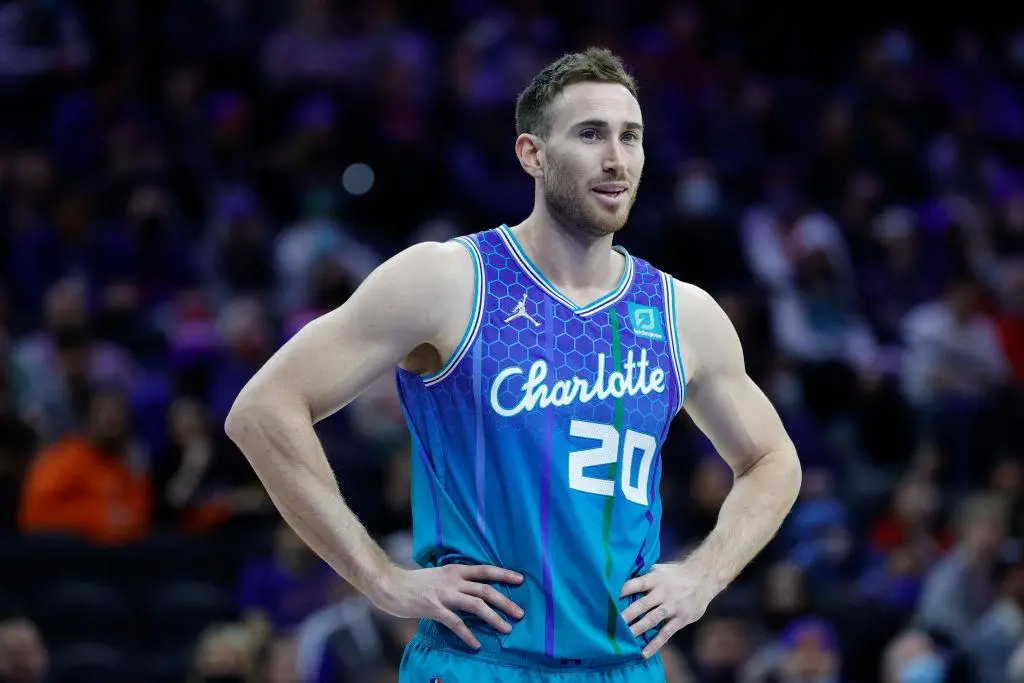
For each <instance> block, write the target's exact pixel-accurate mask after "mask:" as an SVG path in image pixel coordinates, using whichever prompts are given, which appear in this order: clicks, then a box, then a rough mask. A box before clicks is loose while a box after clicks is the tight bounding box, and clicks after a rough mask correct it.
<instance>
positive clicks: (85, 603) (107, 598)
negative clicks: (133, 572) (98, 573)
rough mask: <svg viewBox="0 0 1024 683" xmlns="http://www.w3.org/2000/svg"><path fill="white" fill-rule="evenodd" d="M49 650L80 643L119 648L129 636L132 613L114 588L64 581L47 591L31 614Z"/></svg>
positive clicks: (84, 582) (126, 602) (125, 642)
mask: <svg viewBox="0 0 1024 683" xmlns="http://www.w3.org/2000/svg"><path fill="white" fill-rule="evenodd" d="M34 612H35V616H36V622H37V623H38V625H39V628H40V630H41V631H42V634H43V637H44V639H45V640H46V642H47V643H48V644H49V645H50V647H59V646H61V645H64V644H67V643H72V642H78V641H82V640H83V639H88V640H89V641H90V642H96V643H105V644H108V645H111V646H115V647H120V646H124V645H127V644H128V641H129V639H130V637H131V633H132V618H131V610H130V608H129V604H128V601H127V599H126V598H125V596H124V595H123V594H122V593H121V592H120V591H119V590H118V589H117V588H115V587H113V586H110V585H104V584H99V583H92V582H88V581H74V580H71V581H65V582H63V583H59V584H56V585H55V586H53V587H52V588H50V589H48V590H47V591H46V593H45V595H43V596H42V597H41V598H40V599H39V600H38V602H37V603H36V609H35V610H34Z"/></svg>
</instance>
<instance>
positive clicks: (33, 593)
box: [0, 534, 112, 603]
mask: <svg viewBox="0 0 1024 683" xmlns="http://www.w3.org/2000/svg"><path fill="white" fill-rule="evenodd" d="M111 552H112V551H111V550H108V549H106V548H98V547H95V546H92V545H90V544H88V543H86V542H85V541H83V540H81V539H79V538H75V537H73V536H69V535H64V534H38V535H31V536H24V537H20V538H15V539H10V540H5V541H4V542H2V543H0V585H2V586H3V587H4V589H5V590H8V591H10V592H11V593H12V594H14V595H15V597H17V598H19V599H20V600H22V601H24V602H25V603H31V602H33V600H34V598H35V597H37V596H39V595H42V594H44V593H45V592H46V591H47V590H48V588H49V587H50V586H52V585H54V584H56V583H60V582H63V581H66V580H99V579H101V578H102V577H103V576H104V575H105V574H106V573H107V572H109V571H110V562H111Z"/></svg>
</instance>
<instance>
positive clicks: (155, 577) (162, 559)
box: [118, 532, 217, 594]
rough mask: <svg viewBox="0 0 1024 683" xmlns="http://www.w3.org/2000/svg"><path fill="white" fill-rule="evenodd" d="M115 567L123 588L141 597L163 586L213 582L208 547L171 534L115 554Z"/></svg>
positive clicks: (190, 539) (122, 549)
mask: <svg viewBox="0 0 1024 683" xmlns="http://www.w3.org/2000/svg"><path fill="white" fill-rule="evenodd" d="M118 554H119V558H118V563H119V564H120V571H121V572H123V575H124V582H125V585H126V586H128V587H129V588H130V589H131V590H132V592H133V593H136V594H143V593H145V592H147V591H149V590H150V589H151V587H152V586H154V585H157V584H165V583H179V582H183V581H185V582H191V581H199V582H203V583H207V582H211V581H213V580H214V579H215V578H216V574H217V571H216V567H215V565H216V557H215V556H214V555H213V553H212V552H211V549H210V547H209V545H208V544H206V543H205V542H203V541H202V540H200V539H193V538H189V537H187V536H183V535H180V534H175V533H169V532H167V533H159V534H154V535H153V536H150V537H148V538H146V539H144V540H142V541H140V542H139V543H135V544H133V545H131V546H126V547H124V548H121V549H120V550H119V553H118Z"/></svg>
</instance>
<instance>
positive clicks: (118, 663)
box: [47, 642, 135, 683]
mask: <svg viewBox="0 0 1024 683" xmlns="http://www.w3.org/2000/svg"><path fill="white" fill-rule="evenodd" d="M132 673H133V672H132V662H131V659H130V658H129V657H128V656H126V654H125V653H124V652H122V651H120V650H118V649H117V648H113V647H111V646H109V645H104V644H102V643H93V642H83V643H75V644H73V645H68V646H66V647H63V648H60V649H59V650H57V651H55V652H54V654H53V659H52V663H51V666H50V676H49V677H48V678H47V682H48V683H134V680H135V678H134V676H133V675H132Z"/></svg>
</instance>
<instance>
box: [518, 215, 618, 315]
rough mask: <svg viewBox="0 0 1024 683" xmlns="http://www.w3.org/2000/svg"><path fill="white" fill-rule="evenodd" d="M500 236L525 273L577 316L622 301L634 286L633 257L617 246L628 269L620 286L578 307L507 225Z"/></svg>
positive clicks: (595, 311)
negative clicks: (541, 270) (537, 262)
mask: <svg viewBox="0 0 1024 683" xmlns="http://www.w3.org/2000/svg"><path fill="white" fill-rule="evenodd" d="M498 235H499V236H501V240H502V241H503V242H504V243H505V247H506V248H507V249H508V251H509V253H510V254H511V255H512V258H513V259H515V261H516V263H518V264H519V267H520V268H522V270H523V272H524V273H526V275H527V276H528V277H529V278H530V279H531V280H533V281H534V283H536V285H537V286H538V287H540V288H541V289H543V290H544V291H545V292H547V293H548V294H549V295H550V296H551V297H552V298H553V299H555V300H556V301H558V302H560V303H562V304H563V305H565V306H566V307H567V308H568V309H569V310H571V311H572V312H573V313H575V314H576V315H579V316H582V317H587V316H591V315H593V314H594V313H597V312H598V311H600V310H602V309H604V308H607V307H608V306H610V305H612V304H614V303H615V302H617V301H618V300H619V299H621V298H622V296H623V295H624V294H625V293H626V292H627V291H629V288H630V287H631V286H632V284H633V271H634V267H633V257H632V256H630V255H629V252H627V251H626V250H625V248H623V247H621V246H619V245H616V246H615V247H613V249H615V251H617V252H619V253H620V254H622V255H623V257H624V258H625V259H626V268H625V269H624V270H623V271H622V278H621V279H620V280H619V284H618V285H616V286H615V289H613V290H612V291H610V292H608V293H607V294H605V295H603V296H601V297H598V298H597V299H595V300H594V301H592V302H591V303H589V304H587V305H586V306H577V305H576V304H575V303H574V302H573V301H572V299H570V298H569V297H567V296H565V295H564V294H562V293H561V292H560V291H558V288H557V287H555V285H554V284H552V282H551V281H550V280H548V279H547V277H546V276H545V275H544V273H542V272H540V269H539V268H537V266H536V265H534V263H533V261H531V260H530V257H529V256H527V255H526V251H525V250H524V249H523V247H522V245H521V244H519V240H518V239H516V236H515V235H514V234H513V233H512V230H511V229H510V228H509V227H508V226H507V225H501V226H499V227H498Z"/></svg>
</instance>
